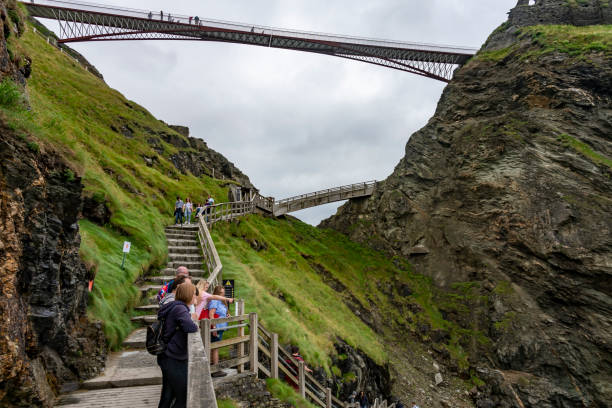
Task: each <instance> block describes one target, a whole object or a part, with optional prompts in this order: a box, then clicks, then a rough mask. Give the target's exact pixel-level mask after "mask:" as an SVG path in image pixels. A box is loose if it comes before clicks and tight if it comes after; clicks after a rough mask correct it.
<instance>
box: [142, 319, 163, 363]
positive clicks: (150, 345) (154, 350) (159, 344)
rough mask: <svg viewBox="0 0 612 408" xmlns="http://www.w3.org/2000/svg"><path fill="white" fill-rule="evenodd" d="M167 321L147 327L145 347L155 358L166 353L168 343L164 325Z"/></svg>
mask: <svg viewBox="0 0 612 408" xmlns="http://www.w3.org/2000/svg"><path fill="white" fill-rule="evenodd" d="M165 323H166V319H162V320H158V321H156V322H155V323H153V324H152V325H150V326H147V340H146V342H145V345H146V347H147V351H148V352H149V353H150V354H153V355H154V356H158V355H160V354H162V353H163V352H164V351H166V345H167V343H166V341H165V340H164V325H165Z"/></svg>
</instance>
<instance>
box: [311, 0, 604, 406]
mask: <svg viewBox="0 0 612 408" xmlns="http://www.w3.org/2000/svg"><path fill="white" fill-rule="evenodd" d="M529 4H530V2H529V1H526V0H525V1H523V0H521V1H519V4H518V5H517V7H516V8H515V9H513V10H512V11H511V13H510V17H509V20H508V22H506V23H505V24H503V25H502V26H501V27H500V28H499V29H498V30H496V32H495V33H493V34H492V35H491V37H490V39H489V40H488V42H487V43H486V44H485V46H484V47H483V49H482V50H481V51H480V53H479V54H478V56H476V57H475V58H473V59H472V60H471V61H470V62H469V63H468V64H466V66H464V67H462V68H461V69H459V70H458V71H457V72H456V74H455V79H454V80H453V81H452V82H451V83H450V84H449V86H448V87H447V88H446V89H445V91H444V93H443V95H442V98H441V100H440V102H439V105H438V108H437V110H436V113H435V115H434V117H433V118H432V119H431V120H430V121H429V123H428V124H427V126H425V127H424V128H423V129H421V130H419V131H418V132H416V133H415V134H413V135H412V136H411V137H410V140H409V141H408V143H407V145H406V152H405V156H404V158H403V159H402V160H401V161H400V163H399V164H398V165H397V166H396V168H395V170H394V172H393V174H392V175H390V176H389V178H388V179H387V180H385V181H384V182H382V183H380V184H379V185H378V186H377V190H376V192H375V194H374V195H373V196H372V197H371V198H367V199H359V200H352V201H350V202H349V203H347V204H346V205H344V206H343V207H341V209H340V210H339V211H338V213H337V214H336V215H335V216H333V217H332V218H330V219H328V220H326V221H324V222H323V223H322V226H323V227H330V228H335V229H337V230H340V231H342V232H344V233H345V234H347V235H349V236H350V237H351V238H352V239H354V240H357V241H360V242H364V243H367V244H368V245H370V246H372V247H374V248H377V249H381V250H384V251H386V252H387V253H389V254H392V255H394V256H399V257H403V258H405V259H408V260H409V261H410V262H411V263H412V265H413V266H414V268H415V270H416V271H417V272H419V273H422V274H424V275H427V276H430V277H432V278H433V280H434V282H435V283H436V284H437V285H438V286H440V287H442V288H445V289H446V290H448V291H449V292H454V291H457V289H458V288H460V287H461V288H464V287H465V285H466V284H469V285H471V287H472V288H474V290H475V293H473V297H472V298H473V299H480V301H479V302H475V303H471V304H469V305H468V306H469V309H470V312H469V313H467V314H466V313H464V314H463V315H461V316H459V315H456V314H454V312H455V310H451V309H452V308H450V307H449V306H448V305H440V309H441V310H442V312H443V313H445V316H447V317H448V318H451V319H456V320H457V321H459V322H460V323H461V324H462V325H464V326H465V327H466V328H474V327H477V328H479V329H480V330H482V331H483V332H484V333H485V334H486V337H487V339H486V341H481V344H482V347H479V348H474V347H470V344H464V345H463V346H464V348H465V350H470V351H471V353H472V354H471V355H470V362H471V364H472V368H473V373H474V374H475V375H478V376H479V377H480V378H481V379H483V380H485V381H486V383H487V384H486V385H481V386H480V387H479V389H478V390H475V391H474V393H473V397H474V399H475V401H476V403H477V406H479V407H494V406H495V407H500V406H502V407H503V406H508V407H509V406H517V407H581V406H584V407H587V406H588V407H604V406H608V404H609V402H610V401H612V388H610V384H612V374H611V373H612V353H611V351H612V350H611V348H610V344H611V343H610V342H611V340H612V335H611V333H612V331H611V330H610V324H611V322H612V297H611V296H610V294H611V293H612V287H611V286H610V282H612V279H611V274H612V263H611V260H612V233H611V231H612V218H611V217H610V214H611V213H612V194H611V192H612V144H611V140H612V28H611V27H610V26H605V25H596V24H610V23H612V14H611V13H610V6H609V4H608V2H607V1H599V0H589V1H587V0H585V1H551V0H548V1H545V0H540V1H536V2H535V4H534V5H529ZM534 24H541V25H537V26H534ZM547 24H564V25H555V26H553V25H547ZM576 25H580V26H584V27H582V28H578V27H576ZM589 25H590V26H589Z"/></svg>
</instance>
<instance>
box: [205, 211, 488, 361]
mask: <svg viewBox="0 0 612 408" xmlns="http://www.w3.org/2000/svg"><path fill="white" fill-rule="evenodd" d="M213 238H214V239H215V243H216V245H217V250H218V251H219V253H220V256H221V261H222V263H223V277H224V278H226V279H235V280H236V287H237V289H236V290H237V296H238V297H241V298H244V299H246V309H247V311H257V313H258V314H259V316H260V319H261V321H262V323H263V324H264V325H265V326H266V328H268V329H269V330H272V331H274V332H277V333H279V335H280V339H281V342H283V343H292V344H295V345H298V346H299V347H300V349H301V351H302V354H303V355H304V356H305V358H306V359H307V360H308V361H309V362H310V363H311V364H314V365H318V366H322V367H325V368H326V369H328V370H331V371H334V367H332V366H331V360H330V358H329V356H330V355H334V354H335V350H334V348H333V343H334V342H335V341H336V340H337V338H341V339H342V340H344V341H346V342H347V343H348V344H350V345H352V346H354V347H357V348H359V349H360V350H362V351H364V352H365V353H366V354H368V355H369V356H370V357H371V358H372V359H374V360H375V361H377V362H378V363H383V362H386V361H387V360H388V347H387V345H388V344H391V343H392V341H393V340H395V339H397V335H398V333H401V334H404V335H407V334H408V333H412V334H414V335H416V336H418V326H419V324H422V323H426V324H428V325H429V326H430V327H432V328H434V329H441V330H445V331H447V332H448V333H449V334H450V340H449V342H448V344H446V346H445V347H446V348H447V349H448V350H449V352H450V354H451V355H452V356H453V357H454V358H455V359H457V360H458V361H459V365H464V366H465V365H467V355H466V353H465V351H464V349H463V347H462V345H461V344H468V343H469V342H470V341H472V340H473V339H474V338H476V339H478V338H480V339H483V338H484V336H483V335H482V334H481V333H478V332H477V331H471V330H465V329H461V328H460V327H458V326H456V325H454V324H452V323H450V322H448V321H446V320H444V319H443V318H442V315H441V313H440V311H439V310H438V308H437V307H436V305H435V304H436V302H440V301H442V300H444V301H446V302H447V303H448V302H450V301H451V300H459V299H457V298H456V297H454V298H452V299H450V298H443V297H441V296H443V295H442V294H440V293H438V292H437V291H436V290H435V289H434V287H433V285H432V284H431V282H430V280H428V279H427V278H424V277H423V276H420V275H416V274H413V273H411V272H410V268H409V265H407V264H401V263H400V262H399V261H397V260H396V262H393V261H392V260H390V259H388V258H387V257H385V256H384V255H383V254H381V253H379V252H376V251H373V250H371V249H368V248H365V247H363V246H361V245H359V244H356V243H354V242H352V241H350V240H348V238H347V237H346V236H344V235H342V234H339V233H337V232H335V231H331V230H322V229H317V228H314V227H312V226H310V225H307V224H304V223H302V222H300V221H299V220H296V219H293V218H290V217H289V218H282V219H269V218H264V217H261V216H257V215H251V216H248V217H244V218H243V219H241V220H239V221H235V222H233V223H231V224H226V223H222V224H217V225H215V227H214V230H213ZM396 264H398V265H399V267H398V266H396ZM321 271H325V272H321ZM332 279H333V280H334V281H336V282H339V283H340V284H341V285H343V286H345V287H346V290H344V291H342V292H341V293H338V292H336V291H335V290H333V289H332V288H331V287H330V284H329V283H330V282H331V280H332ZM332 285H335V286H337V283H333V284H332ZM402 286H406V287H408V288H409V289H410V291H411V292H412V294H411V295H410V296H401V295H399V294H398V292H397V290H399V288H400V287H402ZM455 296H459V295H455ZM461 300H462V299H461ZM354 302H358V304H359V305H360V307H359V309H361V308H363V309H366V310H372V311H373V312H374V314H375V315H376V316H377V319H379V320H380V322H381V323H382V324H380V325H379V327H380V332H379V333H375V332H374V330H373V329H372V328H371V327H370V326H368V325H366V324H365V323H364V322H363V321H362V320H361V319H360V318H359V317H358V315H357V313H355V310H354V309H355V306H356V304H355V303H354ZM347 304H348V305H351V306H350V307H349V306H348V305H347ZM411 305H412V306H413V307H410V306H411ZM414 305H416V306H417V307H414ZM402 337H403V336H402ZM389 340H390V341H389ZM423 340H427V339H426V338H423Z"/></svg>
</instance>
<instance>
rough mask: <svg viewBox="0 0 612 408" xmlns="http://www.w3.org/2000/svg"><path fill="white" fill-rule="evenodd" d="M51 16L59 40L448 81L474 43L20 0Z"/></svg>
mask: <svg viewBox="0 0 612 408" xmlns="http://www.w3.org/2000/svg"><path fill="white" fill-rule="evenodd" d="M21 3H23V4H24V5H25V6H26V7H27V9H28V11H29V13H30V15H31V16H33V17H39V18H46V19H52V20H55V21H57V23H58V24H59V28H60V39H59V42H62V43H67V42H80V41H117V40H191V41H194V40H196V41H216V42H225V43H238V44H247V45H255V46H261V47H269V48H282V49H288V50H295V51H303V52H310V53H316V54H323V55H329V56H335V57H340V58H346V59H352V60H356V61H361V62H365V63H369V64H375V65H379V66H382V67H386V68H392V69H396V70H401V71H404V72H409V73H412V74H416V75H420V76H424V77H427V78H432V79H436V80H439V81H443V82H449V81H450V80H451V78H452V76H453V73H454V70H455V69H456V68H457V67H458V66H461V65H463V64H465V63H466V62H467V61H468V60H469V59H470V58H471V57H472V56H473V55H475V54H476V51H477V49H475V48H469V47H457V46H451V45H434V44H423V43H415V42H404V41H393V40H382V39H372V38H365V37H355V36H346V35H337V34H324V33H316V32H307V31H298V30H291V29H282V28H275V27H267V26H262V25H259V24H244V23H236V22H229V21H221V20H213V19H208V18H200V17H198V16H195V15H193V16H185V15H179V14H175V13H171V12H168V11H163V10H138V9H133V8H127V7H120V6H114V5H108V4H96V3H89V2H85V1H76V0H35V1H21Z"/></svg>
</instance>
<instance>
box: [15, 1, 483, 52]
mask: <svg viewBox="0 0 612 408" xmlns="http://www.w3.org/2000/svg"><path fill="white" fill-rule="evenodd" d="M22 3H24V4H26V5H31V6H36V5H43V6H51V7H61V8H67V9H76V10H83V11H90V12H94V13H107V14H112V15H120V16H126V17H134V18H141V19H149V13H151V17H152V19H154V20H155V19H157V20H160V19H161V17H162V15H161V13H160V12H158V11H157V10H155V11H154V10H142V9H134V8H126V7H117V6H111V5H107V4H98V3H90V2H85V1H77V0H57V1H56V0H35V3H33V4H32V3H31V2H29V1H22ZM160 11H161V10H160ZM168 16H170V18H171V19H172V21H171V22H174V23H179V24H187V25H193V26H196V24H195V20H194V17H195V16H186V15H182V14H174V13H171V12H170V13H168V12H167V11H164V12H163V18H164V21H168ZM198 21H199V23H198V24H197V25H205V26H209V27H218V28H222V29H229V30H235V31H243V32H246V33H249V32H252V33H254V34H263V35H267V36H275V37H295V36H296V35H297V36H299V37H300V38H302V39H310V40H317V41H330V42H337V43H345V44H354V45H363V46H375V47H387V48H400V49H402V48H403V49H406V50H417V51H429V52H439V53H455V54H460V55H474V54H475V53H476V51H477V50H476V49H475V48H469V47H458V46H452V45H439V44H425V43H410V42H403V41H394V40H386V39H379V38H367V37H357V36H348V35H335V34H327V33H320V32H315V31H302V30H287V29H282V28H277V27H270V26H264V25H252V24H245V23H237V22H231V21H224V20H217V19H209V18H206V19H202V18H199V20H198Z"/></svg>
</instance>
